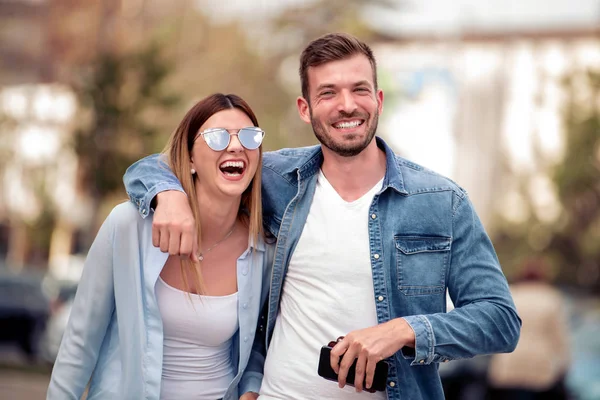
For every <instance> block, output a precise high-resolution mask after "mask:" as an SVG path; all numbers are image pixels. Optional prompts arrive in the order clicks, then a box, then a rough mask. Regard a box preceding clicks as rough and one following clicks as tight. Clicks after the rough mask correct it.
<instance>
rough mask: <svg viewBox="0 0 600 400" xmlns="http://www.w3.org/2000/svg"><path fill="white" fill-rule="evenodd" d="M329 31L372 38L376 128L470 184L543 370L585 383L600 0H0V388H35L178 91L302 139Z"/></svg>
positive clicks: (456, 393) (15, 393)
mask: <svg viewBox="0 0 600 400" xmlns="http://www.w3.org/2000/svg"><path fill="white" fill-rule="evenodd" d="M333 31H344V32H349V33H352V34H355V35H357V36H358V37H360V38H361V39H363V40H364V41H366V42H367V43H369V44H370V45H371V47H372V48H373V50H374V52H375V54H376V57H377V60H378V65H379V71H378V72H379V82H380V85H381V88H382V89H383V90H384V93H385V109H384V112H383V114H382V116H381V118H380V126H379V131H378V134H379V135H380V136H382V137H384V138H385V139H386V140H387V142H388V143H389V144H390V145H392V147H393V148H394V149H395V150H396V151H397V152H398V153H399V154H400V155H403V156H405V157H407V158H409V159H411V160H412V161H415V162H417V163H420V164H422V165H424V166H426V167H428V168H430V169H433V170H434V171H437V172H439V173H442V174H444V175H447V176H449V177H451V178H452V179H454V180H455V181H457V182H458V183H459V184H460V185H461V186H462V187H464V188H465V189H466V190H467V191H468V192H469V194H470V196H471V198H472V200H473V203H474V204H475V207H476V209H477V211H478V213H479V215H480V217H481V219H482V220H483V222H484V224H485V226H486V229H487V230H488V232H489V233H490V235H491V237H492V240H493V242H494V245H495V247H496V250H497V252H498V256H499V258H500V261H501V264H502V267H503V269H504V271H505V274H506V275H507V277H508V279H509V282H511V284H514V285H515V286H513V287H514V288H516V287H519V288H521V287H522V286H518V285H520V282H522V281H526V282H528V283H531V281H533V280H535V281H538V283H539V282H540V281H544V282H547V283H548V284H549V285H550V286H549V287H551V288H553V290H557V293H558V295H559V299H560V304H559V306H558V307H553V310H555V312H554V313H553V314H555V315H564V318H565V319H564V323H563V324H561V326H562V327H563V328H565V329H564V330H565V335H564V340H563V342H561V344H560V346H561V348H563V347H564V349H565V351H564V352H563V353H561V354H562V355H561V356H560V358H561V362H560V363H559V364H561V365H562V367H560V368H558V371H559V372H558V373H557V374H558V378H556V379H557V381H559V380H561V379H560V377H563V376H564V383H565V386H566V388H567V389H568V391H569V392H570V394H571V397H572V398H574V399H600V372H598V371H600V335H599V333H600V113H599V111H600V0H545V1H541V0H539V1H538V0H520V1H513V0H488V1H480V0H419V1H417V0H414V1H410V0H370V1H360V0H285V1H283V0H277V1H275V0H236V1H209V0H194V1H193V0H170V1H168V2H167V1H161V0H96V1H90V0H0V188H1V189H0V398H2V399H37V398H40V399H41V398H44V394H45V389H46V386H47V384H48V378H49V371H50V368H51V365H52V362H53V360H54V357H55V356H56V351H57V349H58V345H59V344H60V338H61V335H62V331H63V330H64V326H65V324H66V321H67V319H68V315H69V310H70V302H71V301H72V299H73V296H74V293H75V291H76V288H77V281H78V278H79V276H80V274H81V269H82V265H83V260H84V259H85V256H86V252H87V249H88V248H89V246H90V244H91V242H92V241H93V239H94V237H95V235H96V232H97V230H98V227H99V225H100V224H101V223H102V221H103V220H104V218H105V217H106V216H107V214H108V213H109V211H110V210H111V209H112V207H114V206H115V205H116V204H118V203H119V202H122V201H125V200H127V196H126V193H125V191H124V188H123V185H122V176H123V173H124V172H125V169H126V168H127V166H129V165H130V164H131V163H132V162H134V161H135V160H137V159H139V158H141V157H142V156H145V155H147V154H150V153H154V152H158V151H161V150H162V148H163V146H164V145H165V144H166V140H167V137H168V135H169V134H170V133H171V131H172V130H173V129H174V128H175V126H176V125H177V123H178V122H179V121H180V120H181V118H182V117H183V115H184V114H185V112H186V111H187V110H188V109H189V108H190V107H191V105H192V104H193V103H194V102H195V101H197V100H199V99H200V98H202V97H204V96H206V95H208V94H211V93H213V92H217V91H218V92H224V93H228V92H233V93H236V94H239V95H241V96H242V97H243V98H244V99H246V100H247V101H248V102H249V103H250V105H251V106H252V107H253V108H254V111H255V112H256V113H257V115H258V117H259V122H260V124H261V126H262V127H263V128H264V129H265V131H266V132H267V136H266V139H265V140H266V143H265V147H266V149H267V150H274V149H279V148H282V147H295V146H302V145H309V144H314V143H316V141H315V138H314V136H313V134H312V131H311V130H310V129H309V128H310V127H309V126H307V125H306V124H304V123H302V122H301V121H300V119H299V118H298V116H297V112H296V108H295V98H296V97H297V96H298V95H300V84H299V78H298V73H297V69H298V57H299V54H300V52H301V50H302V49H303V47H304V46H305V45H306V44H307V43H308V42H309V41H310V40H312V39H314V38H316V37H318V36H320V35H322V34H324V33H328V32H333ZM532 266H534V267H535V269H536V272H535V273H532V268H533V267H532ZM541 285H542V284H541V283H539V284H538V287H539V286H541ZM534 286H535V285H534ZM519 290H520V289H519ZM531 299H533V301H531ZM525 304H526V305H524V306H522V307H526V306H527V305H529V306H531V307H533V309H534V311H533V312H532V313H527V315H529V314H531V315H534V316H535V315H538V314H541V311H540V312H539V313H538V312H536V310H541V309H542V308H544V307H543V306H544V304H550V303H545V302H544V300H543V297H542V296H539V297H538V296H536V295H533V297H532V296H531V295H530V297H529V300H528V301H526V302H525ZM546 308H547V307H546ZM561 310H562V311H561ZM531 318H534V317H531ZM528 323H529V320H527V319H526V318H525V314H524V327H525V326H527V325H528ZM529 325H534V324H533V323H531V324H529ZM544 326H545V329H544V332H542V333H535V334H532V337H533V338H534V341H536V340H537V339H538V338H539V337H540V336H542V335H544V334H545V333H548V332H551V331H555V329H552V328H550V326H551V325H544ZM526 336H527V335H526ZM540 340H541V339H540ZM553 340H554V339H553ZM556 340H559V339H556ZM557 346H558V345H557ZM541 353H546V354H545V355H546V356H550V357H549V360H550V361H548V362H553V360H556V359H557V358H559V356H557V355H556V354H554V351H553V347H551V348H550V351H544V350H542V349H540V350H538V351H537V353H536V354H541ZM526 358H528V359H531V358H535V354H534V355H532V356H531V357H529V356H527V357H526ZM494 363H495V361H494V360H491V359H490V358H489V357H479V358H476V359H475V360H472V361H466V362H451V363H448V364H447V365H444V366H443V368H441V369H440V373H441V376H442V378H443V381H444V384H445V387H446V393H447V397H448V398H455V399H473V400H477V399H484V398H485V397H486V393H487V392H488V391H489V389H490V386H494V385H495V388H496V389H498V388H500V389H501V387H500V386H502V383H501V381H502V379H500V380H498V379H496V378H493V379H492V378H490V375H491V373H492V372H490V371H491V370H493V369H494V368H491V367H490V365H494ZM545 363H546V362H545V361H542V360H541V359H540V361H539V362H538V365H539V364H545ZM561 368H562V369H561ZM534 369H535V367H534ZM532 380H535V378H531V379H529V380H528V382H529V381H532ZM494 382H495V383H494ZM499 382H500V383H499ZM528 382H525V383H523V384H522V385H521V384H520V385H521V386H524V387H525V386H527V384H528ZM513 386H514V385H513ZM525 389H526V388H525Z"/></svg>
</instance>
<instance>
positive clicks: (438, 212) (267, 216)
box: [124, 138, 521, 400]
mask: <svg viewBox="0 0 600 400" xmlns="http://www.w3.org/2000/svg"><path fill="white" fill-rule="evenodd" d="M377 144H378V146H379V148H380V149H381V150H382V151H384V152H385V154H386V159H387V168H386V174H385V178H384V182H383V187H382V189H381V191H380V192H379V193H377V194H376V195H375V197H374V199H373V202H372V203H371V207H370V210H369V215H368V216H365V218H368V219H369V238H370V239H369V240H370V247H371V252H370V255H371V267H372V273H373V287H374V293H373V302H374V303H375V306H376V310H377V318H378V321H379V323H383V322H386V321H389V320H391V319H394V318H399V317H404V318H405V319H406V321H408V323H409V324H410V326H411V327H412V328H413V330H414V331H415V335H416V342H415V344H416V347H415V349H409V348H404V349H402V350H401V351H399V352H398V353H396V354H395V355H394V356H392V357H390V358H389V359H388V360H387V361H388V364H389V376H388V380H387V397H388V399H390V400H399V399H411V400H412V399H423V400H432V399H443V398H444V395H443V390H442V386H441V381H440V377H439V374H438V371H437V365H438V364H437V363H439V362H445V361H449V360H457V359H462V358H468V357H473V356H475V355H478V354H489V353H496V352H510V351H512V350H514V348H515V346H516V344H517V341H518V338H519V333H520V328H521V320H520V318H519V317H518V315H517V312H516V309H515V306H514V303H513V301H512V298H511V295H510V292H509V289H508V284H507V282H506V278H505V277H504V274H503V273H502V270H501V268H500V264H499V262H498V259H497V257H496V253H495V251H494V248H493V246H492V243H491V241H490V239H489V237H488V235H487V234H486V232H485V230H484V228H483V226H482V224H481V222H480V220H479V218H478V217H477V214H476V213H475V210H474V209H473V206H472V204H471V202H470V201H469V198H468V196H467V193H466V192H465V191H464V190H463V189H461V188H460V187H458V186H457V185H456V184H455V183H454V182H452V181H451V180H449V179H447V178H445V177H442V176H440V175H438V174H436V173H434V172H432V171H429V170H427V169H425V168H423V167H421V166H419V165H416V164H414V163H411V162H409V161H407V160H405V159H403V158H401V157H398V156H397V155H395V154H394V153H393V152H392V151H391V149H390V148H389V147H388V146H387V145H386V144H385V142H384V141H383V140H382V139H380V138H377ZM263 160H264V161H263V215H264V222H265V226H266V227H267V229H268V230H269V231H270V232H271V233H272V234H273V235H275V236H276V237H277V245H276V249H275V260H274V264H273V270H272V276H271V290H270V294H269V301H268V303H267V305H266V307H264V309H263V316H262V317H261V318H262V320H261V321H262V322H263V324H262V326H261V327H260V328H259V333H260V334H261V336H263V338H264V340H261V337H260V336H258V337H257V340H256V343H255V349H254V350H255V351H253V355H252V359H251V361H250V364H249V365H248V368H247V369H248V370H249V371H252V373H253V374H254V375H253V377H254V378H256V377H258V376H260V374H261V372H262V366H263V362H264V352H265V350H266V349H267V348H268V344H269V341H270V338H271V335H272V333H273V327H274V325H275V320H276V317H277V312H278V308H279V301H280V294H281V289H282V285H283V281H284V278H285V274H286V271H287V266H288V264H289V261H290V258H291V255H292V253H293V251H294V248H295V246H296V244H297V243H298V240H299V238H300V235H301V233H302V230H303V227H304V224H305V222H306V218H307V215H308V212H309V209H310V205H311V202H312V198H313V195H314V192H315V187H316V182H317V176H318V171H319V169H320V167H321V164H322V162H323V154H322V152H321V148H320V146H312V147H304V148H296V149H283V150H279V151H276V152H270V153H265V154H264V158H263ZM124 180H125V184H126V187H127V192H128V194H129V196H130V198H131V200H132V201H133V202H135V203H136V204H137V205H138V207H139V210H140V213H142V214H143V215H148V214H149V213H150V209H149V204H150V201H151V200H152V198H153V197H154V196H155V195H156V193H158V192H159V191H161V190H165V189H175V190H181V187H180V185H179V183H178V182H177V180H176V179H175V178H174V176H173V175H171V174H169V173H168V172H167V171H166V170H165V168H164V167H161V166H159V162H158V160H157V159H156V158H155V157H154V158H147V159H145V160H142V161H140V162H138V163H136V164H135V165H133V166H132V167H131V168H130V169H129V170H128V172H127V174H126V176H125V178H124ZM446 290H447V291H448V293H449V295H450V298H451V299H452V301H453V303H454V305H455V308H454V309H453V310H452V311H451V312H448V313H446V296H445V293H446ZM332 339H335V338H332ZM315 351H318V349H316V350H315ZM315 368H316V367H315ZM315 373H316V370H315Z"/></svg>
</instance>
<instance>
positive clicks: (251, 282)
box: [47, 203, 273, 400]
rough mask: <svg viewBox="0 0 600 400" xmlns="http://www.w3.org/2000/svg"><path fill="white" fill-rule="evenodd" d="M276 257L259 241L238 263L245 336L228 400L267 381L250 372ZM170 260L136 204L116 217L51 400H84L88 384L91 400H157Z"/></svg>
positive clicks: (94, 265)
mask: <svg viewBox="0 0 600 400" xmlns="http://www.w3.org/2000/svg"><path fill="white" fill-rule="evenodd" d="M272 250H273V245H266V244H265V243H264V241H262V240H259V242H258V243H256V246H250V247H249V248H248V249H247V251H246V252H244V254H242V255H241V256H240V258H239V259H238V260H237V283H238V322H239V329H238V331H237V333H236V334H235V335H234V336H233V339H232V351H231V356H232V362H233V365H234V371H235V379H234V380H233V382H232V383H231V385H230V386H229V388H228V390H227V393H226V395H225V396H224V399H227V400H238V398H239V392H238V388H239V390H241V391H242V392H245V391H248V390H255V391H257V390H258V388H257V385H260V380H261V378H262V374H253V373H252V372H247V373H245V374H244V372H245V369H246V366H247V364H248V360H249V358H250V352H251V348H252V343H253V341H254V337H255V332H256V327H257V320H258V317H259V311H260V306H261V304H262V303H263V302H264V301H265V299H266V296H267V294H268V277H269V276H270V266H271V264H272V263H271V261H272V253H273V252H272ZM168 256H169V255H168V254H167V253H162V252H161V251H160V249H158V248H155V247H154V246H153V245H152V218H146V219H144V218H141V217H140V216H139V214H138V212H137V210H136V208H135V207H134V206H132V205H131V203H123V204H120V205H118V206H117V207H115V208H114V209H113V211H112V212H111V214H110V215H109V216H108V218H107V219H106V221H105V222H104V224H103V225H102V227H101V228H100V231H99V232H98V235H97V236H96V239H95V240H94V243H93V244H92V246H91V248H90V250H89V253H88V256H87V259H86V262H85V266H84V270H83V275H82V277H81V280H80V282H79V286H78V289H77V294H76V296H75V301H74V304H73V309H72V312H71V316H70V318H69V323H68V325H67V329H66V331H65V335H64V337H63V340H62V343H61V346H60V350H59V352H58V357H57V359H56V362H55V364H54V369H53V371H52V378H51V380H50V386H49V388H48V395H47V399H49V400H67V399H79V398H81V395H82V394H83V392H84V390H85V388H86V385H87V384H88V381H90V388H89V394H88V397H87V398H88V399H89V400H98V399H101V400H105V399H119V400H121V399H123V400H129V399H131V400H140V399H145V400H159V398H160V384H161V376H162V355H163V327H162V319H161V315H160V311H159V308H158V305H157V302H156V296H155V291H154V286H155V284H156V281H157V279H158V276H159V274H160V272H161V270H162V268H163V266H164V265H165V262H166V261H167V258H168ZM261 292H262V295H261ZM206 329H210V326H207V327H206ZM242 375H244V378H243V379H242ZM90 378H91V380H90ZM238 385H239V387H238Z"/></svg>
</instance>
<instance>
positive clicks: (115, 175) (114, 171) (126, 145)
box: [74, 43, 178, 197]
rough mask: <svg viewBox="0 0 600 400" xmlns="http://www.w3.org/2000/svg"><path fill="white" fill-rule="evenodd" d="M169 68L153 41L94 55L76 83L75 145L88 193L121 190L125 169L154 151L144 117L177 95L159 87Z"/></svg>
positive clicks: (151, 128)
mask: <svg viewBox="0 0 600 400" xmlns="http://www.w3.org/2000/svg"><path fill="white" fill-rule="evenodd" d="M172 69H173V66H172V65H171V64H170V63H168V62H167V61H165V60H164V59H163V58H162V57H161V47H160V46H159V45H158V44H156V43H152V44H150V45H149V46H147V47H146V48H144V49H142V50H141V51H138V52H134V53H127V54H124V55H120V54H101V55H99V58H98V60H97V62H96V64H95V65H94V66H93V67H92V68H91V71H90V73H89V74H88V75H87V76H85V77H84V78H83V79H82V81H81V82H80V83H79V84H77V85H75V87H74V90H75V92H76V93H77V94H78V97H79V99H80V104H81V107H82V112H81V116H80V124H79V129H77V131H76V134H75V135H74V140H75V143H74V145H75V150H76V152H77V154H78V156H79V157H80V161H81V164H82V177H83V179H82V181H83V183H84V186H85V189H86V191H87V192H88V193H89V194H92V195H93V196H94V197H103V196H106V195H110V194H113V193H114V192H116V191H120V190H122V187H123V184H122V176H123V173H124V171H125V169H126V168H127V167H128V166H129V165H131V164H132V163H133V162H134V161H136V160H137V159H139V158H140V157H141V156H143V155H146V154H148V153H151V152H154V151H157V150H158V149H156V148H154V147H153V146H152V143H153V142H152V139H153V138H154V137H155V136H157V135H158V134H159V133H160V132H159V131H158V128H157V127H156V126H155V125H154V124H153V123H152V121H151V120H150V121H149V120H148V118H147V116H148V115H149V114H152V113H154V112H161V111H165V110H169V109H172V108H173V107H175V106H176V105H177V104H178V97H176V96H174V95H172V94H170V93H168V92H165V90H164V82H165V80H166V79H167V77H168V76H169V74H170V72H171V70H172Z"/></svg>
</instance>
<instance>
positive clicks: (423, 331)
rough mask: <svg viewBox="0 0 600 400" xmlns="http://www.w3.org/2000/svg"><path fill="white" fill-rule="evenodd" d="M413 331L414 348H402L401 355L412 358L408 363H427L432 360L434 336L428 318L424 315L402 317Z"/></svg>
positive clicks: (408, 358)
mask: <svg viewBox="0 0 600 400" xmlns="http://www.w3.org/2000/svg"><path fill="white" fill-rule="evenodd" d="M403 318H404V320H405V321H406V322H408V325H410V327H411V328H412V329H413V331H414V332H415V348H414V349H410V348H407V347H405V348H403V349H402V350H401V351H402V356H403V357H404V358H405V359H407V360H412V362H411V363H410V365H427V364H430V363H431V362H433V358H434V357H433V355H434V348H435V336H434V335H433V328H432V327H431V324H430V323H429V320H428V319H427V318H426V317H425V316H424V315H411V316H408V317H403Z"/></svg>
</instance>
